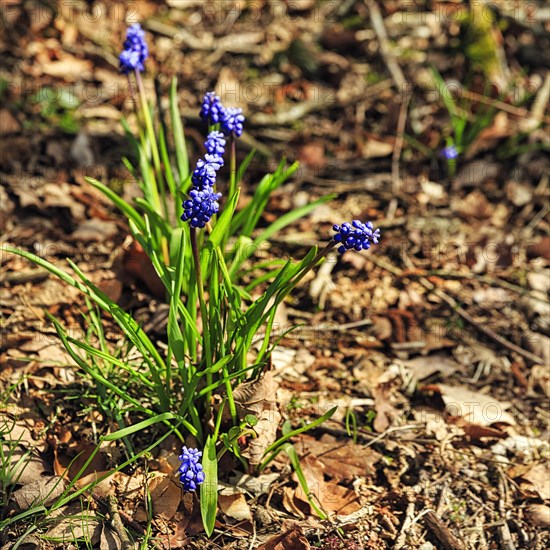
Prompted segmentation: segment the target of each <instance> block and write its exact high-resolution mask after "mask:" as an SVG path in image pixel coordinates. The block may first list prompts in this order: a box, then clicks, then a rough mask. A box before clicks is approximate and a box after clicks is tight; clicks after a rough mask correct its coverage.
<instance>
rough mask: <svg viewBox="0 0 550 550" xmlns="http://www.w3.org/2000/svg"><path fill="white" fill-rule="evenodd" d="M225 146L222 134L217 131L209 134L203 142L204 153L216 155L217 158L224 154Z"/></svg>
mask: <svg viewBox="0 0 550 550" xmlns="http://www.w3.org/2000/svg"><path fill="white" fill-rule="evenodd" d="M225 144H226V140H225V136H224V135H223V133H222V132H218V130H213V131H212V132H210V133H209V134H208V136H207V137H206V141H205V142H204V146H205V148H206V152H207V153H209V154H210V155H217V156H219V157H221V156H222V155H223V154H224V153H225Z"/></svg>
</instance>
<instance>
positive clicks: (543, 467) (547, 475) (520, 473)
mask: <svg viewBox="0 0 550 550" xmlns="http://www.w3.org/2000/svg"><path fill="white" fill-rule="evenodd" d="M508 475H509V476H510V477H512V478H513V479H516V480H519V486H520V488H521V489H522V491H523V492H524V493H526V495H527V496H528V495H533V494H535V495H538V496H539V497H540V498H542V499H543V500H550V463H548V462H544V463H536V464H521V465H517V466H512V468H510V469H509V470H508Z"/></svg>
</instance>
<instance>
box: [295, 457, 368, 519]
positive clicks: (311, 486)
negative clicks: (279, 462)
mask: <svg viewBox="0 0 550 550" xmlns="http://www.w3.org/2000/svg"><path fill="white" fill-rule="evenodd" d="M300 465H301V467H302V472H303V474H304V477H305V479H306V483H307V487H308V490H309V492H310V495H311V496H312V498H313V500H314V502H316V503H317V504H318V505H319V506H320V507H321V508H322V509H323V510H325V511H327V512H333V513H336V514H343V515H346V514H351V513H353V512H356V511H357V510H359V508H361V505H360V504H359V502H358V499H357V494H356V493H355V491H353V490H351V489H347V488H345V487H342V486H341V485H338V483H337V481H336V480H330V481H325V476H324V474H325V471H326V467H325V465H324V464H323V463H322V462H321V461H320V460H319V459H318V458H316V457H315V456H313V455H307V456H306V457H304V458H302V459H301V460H300ZM293 477H294V481H296V483H297V485H296V489H295V491H294V501H295V504H297V503H296V500H299V501H301V502H302V503H303V505H298V504H297V507H299V508H300V509H303V508H304V505H305V506H308V507H310V514H311V513H313V509H311V505H310V503H309V499H308V495H306V494H305V493H304V491H303V489H302V486H301V484H300V483H299V480H298V476H297V475H296V474H294V476H293Z"/></svg>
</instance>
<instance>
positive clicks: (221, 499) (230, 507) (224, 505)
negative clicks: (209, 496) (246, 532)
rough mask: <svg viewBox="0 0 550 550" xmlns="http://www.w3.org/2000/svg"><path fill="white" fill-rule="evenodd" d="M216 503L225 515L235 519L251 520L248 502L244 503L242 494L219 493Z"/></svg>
mask: <svg viewBox="0 0 550 550" xmlns="http://www.w3.org/2000/svg"><path fill="white" fill-rule="evenodd" d="M218 504H219V506H220V509H221V511H222V512H223V513H224V514H225V515H226V516H229V517H230V518H233V519H236V520H237V521H244V520H249V521H252V514H251V513H250V508H249V507H248V504H247V503H246V499H245V498H244V495H243V494H241V493H236V494H233V495H224V494H220V495H219V496H218Z"/></svg>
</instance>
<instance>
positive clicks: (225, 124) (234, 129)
mask: <svg viewBox="0 0 550 550" xmlns="http://www.w3.org/2000/svg"><path fill="white" fill-rule="evenodd" d="M242 112H243V110H242V109H241V108H240V107H235V108H231V107H230V108H228V109H225V113H224V116H223V118H222V130H223V132H224V133H225V134H227V135H230V134H232V133H233V134H234V135H235V136H236V137H240V136H241V135H242V133H243V122H244V115H243V114H242Z"/></svg>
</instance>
